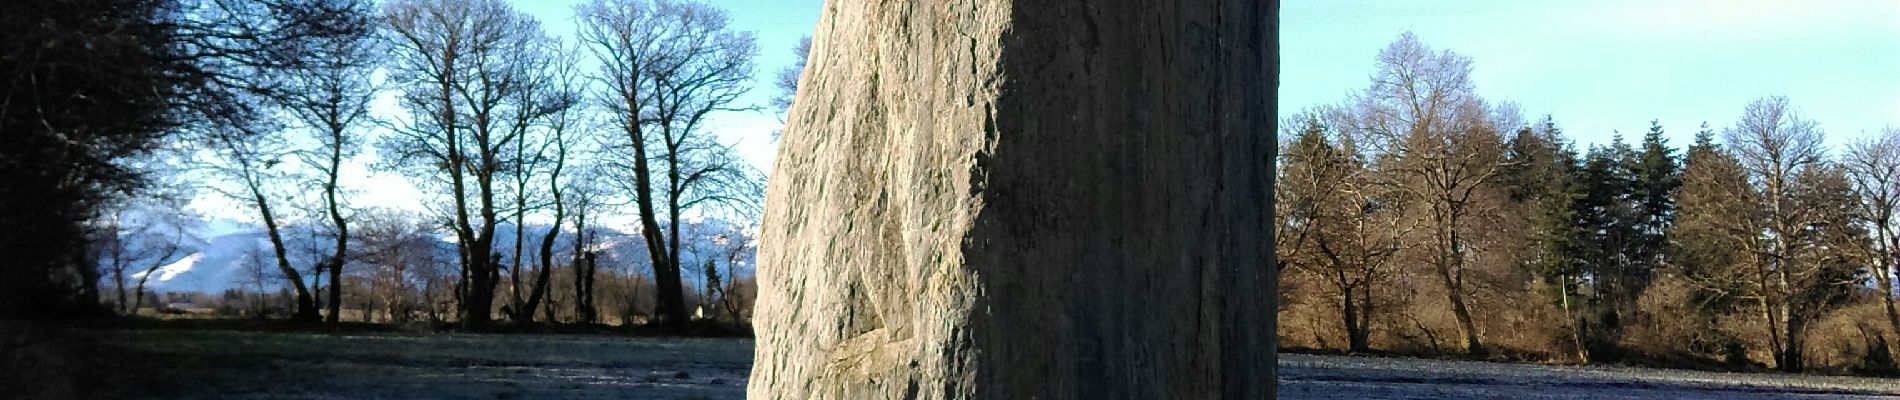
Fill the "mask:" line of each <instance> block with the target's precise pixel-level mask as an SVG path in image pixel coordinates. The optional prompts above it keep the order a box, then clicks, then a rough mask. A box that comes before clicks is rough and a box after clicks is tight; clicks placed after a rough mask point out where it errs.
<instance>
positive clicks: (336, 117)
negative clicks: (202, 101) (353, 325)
mask: <svg viewBox="0 0 1900 400" xmlns="http://www.w3.org/2000/svg"><path fill="white" fill-rule="evenodd" d="M324 4H325V6H326V7H328V12H330V13H332V14H334V15H335V17H333V18H334V20H335V22H334V23H335V24H336V25H337V26H338V27H339V28H343V29H339V32H338V34H336V35H332V36H327V37H322V38H319V39H318V40H312V41H311V43H310V44H309V45H308V46H307V49H306V50H305V54H306V57H307V58H308V60H306V61H305V62H303V63H300V64H299V65H296V66H295V67H293V68H290V69H289V70H288V72H287V73H286V74H285V76H284V77H283V79H282V81H283V86H284V88H283V89H282V90H280V92H281V93H282V95H281V96H278V97H277V101H278V103H279V104H280V105H281V107H282V108H283V109H284V110H286V111H288V112H289V114H290V115H292V116H294V117H296V119H297V120H298V122H301V123H302V125H303V128H304V129H305V130H307V131H308V132H309V133H310V134H311V136H312V138H314V139H316V143H317V144H318V146H317V148H313V149H307V150H304V151H301V152H299V155H300V158H301V159H302V160H303V162H304V164H305V165H306V166H307V167H309V168H310V169H311V170H313V171H315V172H316V177H317V182H315V183H316V184H317V185H318V186H319V187H320V188H321V191H322V193H323V195H322V198H323V200H322V204H323V206H322V207H323V214H324V215H325V216H327V217H328V219H329V221H330V224H331V226H330V228H331V229H332V230H333V233H334V235H333V238H332V239H334V240H333V242H332V243H333V246H332V247H331V253H330V255H329V256H328V257H327V258H324V259H323V260H322V261H320V262H318V264H317V273H319V274H321V273H323V271H329V273H330V294H329V299H328V300H329V311H330V312H329V317H328V318H329V322H330V323H332V324H334V323H337V321H338V316H339V315H340V314H341V312H342V304H343V302H342V300H343V292H342V287H343V285H340V284H338V283H339V282H342V281H343V265H344V264H345V263H346V261H345V260H346V259H347V257H346V255H348V254H349V243H350V239H349V237H350V228H349V215H348V213H347V210H346V208H347V207H346V206H345V205H344V204H343V199H342V198H340V197H339V192H340V191H341V187H342V186H341V185H339V178H340V177H341V172H342V167H343V162H344V160H347V159H349V158H351V157H354V156H355V155H356V152H357V148H358V143H359V142H360V140H359V139H358V137H357V136H358V133H357V132H355V131H356V130H357V129H359V128H361V127H363V126H364V125H366V124H367V122H368V119H369V103H370V102H371V101H373V100H374V98H375V96H376V92H377V90H376V87H375V86H374V85H373V84H372V83H371V82H370V75H371V73H372V72H373V70H374V69H375V68H376V66H377V65H376V57H377V56H378V55H379V54H378V53H380V51H381V48H380V46H378V45H379V43H378V42H377V41H375V40H374V36H373V33H374V30H373V29H372V28H371V26H372V23H373V22H374V19H373V18H374V13H373V10H371V8H370V4H369V2H367V1H361V0H332V1H328V2H325V3H324Z"/></svg>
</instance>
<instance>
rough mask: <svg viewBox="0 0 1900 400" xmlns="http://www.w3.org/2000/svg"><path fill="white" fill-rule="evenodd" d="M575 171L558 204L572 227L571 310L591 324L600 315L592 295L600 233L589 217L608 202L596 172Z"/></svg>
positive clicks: (598, 264)
mask: <svg viewBox="0 0 1900 400" xmlns="http://www.w3.org/2000/svg"><path fill="white" fill-rule="evenodd" d="M575 175H576V178H575V179H573V180H571V181H568V182H566V183H565V184H566V188H565V189H563V193H564V194H565V195H566V196H565V197H564V198H562V201H561V204H562V205H563V209H564V210H566V211H568V212H570V213H572V218H570V219H569V220H570V221H571V223H572V226H573V227H574V240H573V242H574V250H573V265H574V267H573V268H574V314H575V316H576V318H577V319H579V322H580V323H583V324H591V323H595V322H597V321H599V319H600V315H599V307H596V306H595V296H594V287H595V279H596V278H597V277H598V276H599V274H600V268H599V267H600V254H599V252H598V251H597V250H596V248H595V242H596V241H597V240H599V233H598V232H595V231H596V230H598V229H597V228H595V227H594V226H593V225H591V224H593V223H594V222H593V219H592V217H593V216H595V215H598V214H599V213H601V212H602V211H604V209H605V208H606V207H607V206H609V205H610V204H608V203H606V202H605V200H606V199H605V197H606V193H604V192H605V188H603V187H601V185H600V184H599V183H598V179H599V177H600V176H601V175H600V174H599V173H597V172H595V171H594V170H592V169H583V170H580V171H579V173H578V174H575ZM543 243H546V242H543Z"/></svg>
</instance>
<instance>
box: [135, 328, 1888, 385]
mask: <svg viewBox="0 0 1900 400" xmlns="http://www.w3.org/2000/svg"><path fill="white" fill-rule="evenodd" d="M106 338H107V342H108V344H109V345H110V346H111V347H115V348H125V349H130V352H129V353H128V354H126V355H125V356H126V357H127V359H128V360H130V362H136V363H142V364H144V366H145V367H147V368H146V369H147V370H149V371H150V372H151V374H147V375H143V376H140V377H136V378H131V379H133V381H132V382H127V384H128V385H129V386H130V387H129V388H127V389H128V390H127V391H126V393H131V394H132V397H133V398H153V399H190V398H225V399H546V398H562V399H739V398H744V395H745V385H746V376H747V374H748V373H749V371H750V369H751V365H752V351H753V344H752V341H751V340H749V339H725V338H651V337H624V336H606V335H557V334H444V333H430V334H424V333H415V334H408V333H390V332H365V333H350V334H320V333H275V332H248V331H225V330H196V329H125V330H116V331H112V332H110V333H109V334H108V335H106ZM1280 367H1281V369H1280V389H1281V393H1280V394H1281V398H1286V399H1440V398H1465V399H1513V400H1528V399H1579V398H1583V399H1653V398H1674V399H1784V398H1786V399H1874V398H1900V381H1895V380H1891V379H1879V378H1858V377H1836V376H1813V375H1787V374H1746V373H1714V372H1696V371H1681V370H1663V369H1646V368H1616V367H1597V366H1591V367H1568V366H1546V365H1524V364H1499V363H1486V362H1469V361H1439V360H1419V359H1401V358H1370V357H1348V356H1320V355H1300V354H1285V355H1282V356H1281V360H1280Z"/></svg>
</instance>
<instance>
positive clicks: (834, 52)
mask: <svg viewBox="0 0 1900 400" xmlns="http://www.w3.org/2000/svg"><path fill="white" fill-rule="evenodd" d="M1276 8H1277V6H1276V5H1275V4H1274V3H1273V2H1271V1H1262V0H1175V1H1168V0H1098V1H1081V0H1067V1H1057V0H1049V1H1037V0H884V1H856V0H832V1H829V2H827V4H826V5H825V10H824V12H823V16H822V17H821V18H820V21H819V26H818V30H817V34H816V37H815V38H814V41H813V46H812V53H811V59H810V61H809V63H808V64H807V65H808V67H807V68H808V69H807V70H806V73H805V75H804V76H803V78H802V81H801V85H800V86H801V90H800V91H799V94H798V96H797V100H796V101H795V104H794V105H793V107H792V110H791V116H790V121H789V126H788V127H787V129H786V131H785V133H784V136H783V137H782V138H781V139H780V140H781V141H780V145H779V146H780V147H779V153H778V159H777V161H776V165H774V167H773V172H772V177H771V182H770V184H769V189H768V193H767V196H766V197H767V200H766V203H767V204H766V213H765V214H766V215H765V217H764V226H763V232H762V235H763V236H762V240H761V243H762V248H761V250H760V254H759V260H760V262H759V271H758V275H759V282H760V297H759V299H758V309H757V314H756V315H757V316H756V318H755V321H754V324H755V327H756V330H757V332H758V338H759V340H758V346H757V357H756V364H755V365H754V367H753V370H752V380H751V383H750V386H749V388H748V392H749V393H748V394H749V396H750V397H752V398H758V399H767V398H769V399H805V398H832V399H883V398H920V399H966V398H976V399H1006V398H1044V399H1107V398H1140V399H1156V398H1181V399H1186V398H1201V399H1205V398H1265V397H1271V395H1272V389H1273V387H1274V380H1273V373H1274V370H1273V368H1274V351H1273V348H1274V347H1273V346H1274V343H1273V342H1272V340H1273V332H1274V326H1273V319H1272V318H1273V313H1272V304H1271V302H1272V301H1273V299H1274V296H1273V294H1272V293H1273V288H1274V277H1273V273H1272V271H1271V269H1270V268H1269V267H1267V266H1268V265H1271V259H1270V257H1271V256H1272V255H1271V253H1272V251H1271V245H1270V244H1271V243H1272V240H1271V237H1270V236H1269V235H1270V228H1269V223H1268V221H1269V220H1270V219H1269V217H1268V212H1269V210H1271V207H1270V204H1271V203H1270V201H1271V199H1270V198H1269V194H1270V193H1271V190H1269V188H1270V187H1271V185H1272V182H1271V177H1272V169H1271V168H1272V164H1271V163H1272V154H1273V143H1274V136H1273V132H1274V128H1273V120H1272V118H1273V117H1271V116H1272V115H1274V108H1273V107H1274V103H1273V100H1272V96H1273V90H1274V81H1273V80H1274V79H1276V78H1275V74H1276V73H1277V71H1276V68H1277V67H1276V66H1275V63H1274V62H1273V60H1272V59H1271V58H1270V57H1272V55H1273V54H1274V51H1273V46H1275V45H1276V43H1277V42H1276V41H1275V39H1274V35H1275V33H1274V32H1276V30H1275V29H1273V24H1277V22H1275V19H1274V15H1275V14H1274V13H1275V11H1276Z"/></svg>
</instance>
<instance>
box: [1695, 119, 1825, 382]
mask: <svg viewBox="0 0 1900 400" xmlns="http://www.w3.org/2000/svg"><path fill="white" fill-rule="evenodd" d="M1724 138H1725V141H1726V142H1727V144H1728V149H1729V150H1730V151H1732V152H1734V153H1735V159H1736V160H1737V161H1739V162H1740V165H1741V167H1742V169H1743V171H1744V172H1746V173H1747V177H1748V179H1749V182H1750V183H1752V184H1753V186H1754V187H1756V188H1758V190H1759V191H1760V198H1761V203H1760V204H1761V206H1762V210H1761V214H1760V215H1761V216H1762V221H1763V224H1762V228H1763V230H1762V231H1761V233H1760V236H1761V237H1760V238H1759V239H1757V240H1759V241H1761V243H1762V246H1761V248H1760V249H1759V250H1757V251H1756V252H1754V254H1753V257H1754V263H1753V266H1754V271H1752V276H1750V278H1751V279H1753V282H1752V285H1753V286H1754V287H1755V294H1756V295H1757V297H1756V300H1757V301H1758V305H1759V306H1760V310H1761V312H1762V318H1763V320H1764V321H1765V322H1766V323H1767V324H1768V329H1767V330H1768V333H1769V339H1770V346H1771V347H1770V350H1772V353H1773V354H1774V356H1775V364H1776V366H1777V367H1778V368H1780V369H1782V370H1784V371H1790V372H1793V371H1800V370H1801V369H1802V361H1803V350H1804V348H1805V346H1806V341H1805V339H1806V332H1807V328H1808V325H1809V324H1810V323H1812V322H1813V321H1814V320H1815V319H1816V318H1818V313H1819V312H1820V311H1821V310H1822V309H1823V308H1825V307H1826V306H1828V305H1829V304H1830V303H1832V302H1834V301H1837V299H1835V298H1833V296H1831V294H1832V293H1830V292H1833V290H1829V289H1838V286H1839V285H1840V284H1843V283H1848V282H1846V280H1847V279H1851V274H1850V276H1846V277H1843V276H1839V274H1837V272H1838V269H1836V268H1834V267H1838V266H1839V265H1838V264H1839V260H1837V259H1834V257H1838V256H1839V255H1840V252H1833V251H1825V250H1826V249H1828V248H1840V247H1843V245H1852V243H1850V242H1851V241H1850V242H1844V241H1843V240H1842V239H1840V238H1839V236H1840V235H1841V234H1842V233H1841V231H1843V230H1847V229H1851V228H1852V223H1851V222H1850V221H1846V220H1844V218H1845V216H1847V215H1851V211H1852V210H1851V209H1845V210H1844V209H1842V208H1844V207H1850V206H1845V205H1843V204H1841V203H1843V202H1848V201H1851V196H1850V195H1849V194H1847V192H1848V191H1849V189H1847V183H1846V178H1845V176H1843V174H1842V173H1841V171H1840V170H1839V169H1838V168H1836V167H1833V166H1830V165H1828V164H1827V161H1826V159H1825V152H1826V150H1825V149H1824V148H1823V147H1822V144H1821V142H1822V133H1821V130H1820V128H1819V127H1818V126H1816V125H1815V123H1814V122H1813V121H1810V120H1806V119H1802V118H1801V117H1800V116H1799V115H1798V114H1796V113H1795V111H1794V109H1793V108H1792V107H1790V106H1789V104H1788V99H1787V98H1785V97H1770V98H1765V99H1760V100H1756V101H1754V102H1752V103H1749V105H1748V107H1747V108H1746V109H1745V110H1744V111H1743V114H1742V118H1741V120H1739V121H1736V123H1735V126H1732V127H1730V128H1729V129H1728V130H1727V131H1725V132H1724ZM1842 197H1848V199H1847V200H1843V199H1842ZM1830 286H1834V288H1830Z"/></svg>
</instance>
